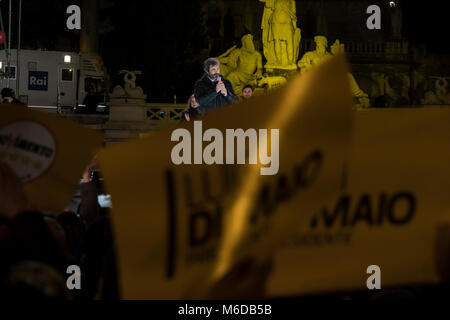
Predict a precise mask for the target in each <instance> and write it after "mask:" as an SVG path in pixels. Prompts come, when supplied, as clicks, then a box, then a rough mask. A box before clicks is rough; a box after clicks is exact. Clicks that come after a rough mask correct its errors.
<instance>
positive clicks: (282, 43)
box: [259, 0, 301, 70]
mask: <svg viewBox="0 0 450 320" xmlns="http://www.w3.org/2000/svg"><path fill="white" fill-rule="evenodd" d="M259 1H260V2H264V3H265V6H264V13H263V18H262V22H261V29H262V33H263V34H262V42H263V51H264V56H265V57H266V59H267V64H266V65H265V68H266V69H283V70H296V69H297V66H296V64H295V62H296V61H297V57H298V53H299V47H300V40H301V30H300V29H299V28H298V27H297V10H296V4H295V0H259Z"/></svg>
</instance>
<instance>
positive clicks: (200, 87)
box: [194, 73, 238, 114]
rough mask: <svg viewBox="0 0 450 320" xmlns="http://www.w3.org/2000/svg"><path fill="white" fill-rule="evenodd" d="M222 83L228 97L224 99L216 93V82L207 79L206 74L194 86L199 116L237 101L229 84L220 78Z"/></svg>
mask: <svg viewBox="0 0 450 320" xmlns="http://www.w3.org/2000/svg"><path fill="white" fill-rule="evenodd" d="M222 81H223V83H224V84H225V88H226V89H227V92H228V95H227V96H226V97H225V96H224V95H223V94H222V93H220V92H216V86H217V83H218V81H215V82H213V81H211V80H210V79H209V78H208V74H207V73H205V74H204V75H203V77H201V78H200V79H199V80H197V82H196V83H195V86H194V95H195V99H196V100H197V102H198V104H199V105H200V106H199V109H200V110H199V111H200V113H201V114H205V113H209V112H211V111H215V110H217V109H219V108H220V107H223V106H225V105H227V104H230V103H234V102H237V101H238V98H237V96H236V93H235V92H234V90H233V86H232V85H231V82H230V81H228V80H227V79H225V78H223V77H222Z"/></svg>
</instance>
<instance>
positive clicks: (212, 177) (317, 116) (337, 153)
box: [99, 56, 352, 299]
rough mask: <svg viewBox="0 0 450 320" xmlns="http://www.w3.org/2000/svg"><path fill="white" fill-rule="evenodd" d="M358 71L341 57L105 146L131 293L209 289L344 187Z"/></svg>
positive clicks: (169, 294) (124, 279) (203, 292)
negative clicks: (351, 75)
mask: <svg viewBox="0 0 450 320" xmlns="http://www.w3.org/2000/svg"><path fill="white" fill-rule="evenodd" d="M347 71H348V70H347V64H346V62H345V58H344V57H343V56H340V57H337V58H334V59H331V60H330V61H329V62H327V63H324V64H323V65H321V66H319V67H317V68H315V69H313V70H311V71H310V72H308V73H307V74H305V75H303V76H301V77H294V78H293V79H291V80H290V81H289V82H288V83H287V84H286V85H285V86H284V87H282V88H280V89H278V90H275V91H273V92H271V93H270V94H269V95H267V96H261V97H255V98H254V99H252V100H249V101H247V102H242V103H239V104H236V105H232V106H228V107H226V108H224V109H222V110H220V111H218V112H216V113H214V114H211V115H208V116H207V117H204V118H202V119H201V121H195V122H189V123H184V124H180V126H179V127H178V128H177V127H172V128H167V129H164V130H162V131H160V132H157V133H155V134H154V135H152V136H150V137H146V138H143V139H142V140H135V141H130V142H127V143H124V144H120V145H113V146H110V147H108V148H107V149H105V150H104V151H102V152H101V153H100V155H99V162H100V166H101V169H102V172H103V175H104V178H105V184H106V188H107V190H108V192H109V193H111V195H112V204H113V222H114V231H115V235H116V243H117V246H118V254H119V270H120V278H121V289H122V296H123V298H125V299H176V298H193V297H202V298H204V297H209V296H208V293H207V292H208V290H209V289H210V287H209V286H210V284H213V283H214V282H215V281H216V280H218V279H220V278H221V277H222V276H223V275H225V274H227V272H228V271H229V270H230V269H231V268H232V267H233V265H235V264H236V263H239V262H240V261H243V260H245V259H246V258H247V257H251V259H264V258H265V257H271V256H273V255H274V254H275V252H276V251H277V249H278V247H279V246H280V245H281V244H282V243H283V242H284V241H285V238H286V236H288V235H289V234H290V233H289V232H290V231H293V230H295V229H296V227H297V226H300V225H301V224H302V223H306V222H308V221H309V220H310V218H311V214H312V213H313V212H315V211H316V210H319V209H320V208H321V206H322V205H323V204H324V203H327V201H328V200H331V199H332V198H333V197H335V196H336V195H337V194H338V190H339V187H340V184H341V182H342V181H341V180H342V179H341V178H342V173H343V168H344V160H345V158H346V155H347V149H348V143H349V139H350V133H351V130H352V121H351V103H352V99H351V95H350V89H349V85H348V77H347ZM216 293H217V292H216ZM225 294H226V293H223V292H220V293H219V294H218V295H219V296H221V295H225Z"/></svg>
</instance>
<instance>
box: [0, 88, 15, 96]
mask: <svg viewBox="0 0 450 320" xmlns="http://www.w3.org/2000/svg"><path fill="white" fill-rule="evenodd" d="M1 94H2V98H6V97H11V98H14V90H13V89H11V88H3V89H2V92H1Z"/></svg>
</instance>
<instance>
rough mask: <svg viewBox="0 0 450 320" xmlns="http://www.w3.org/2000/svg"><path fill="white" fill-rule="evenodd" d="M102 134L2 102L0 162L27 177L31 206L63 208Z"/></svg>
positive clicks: (19, 174)
mask: <svg viewBox="0 0 450 320" xmlns="http://www.w3.org/2000/svg"><path fill="white" fill-rule="evenodd" d="M102 144H103V135H102V134H101V133H99V132H96V131H93V130H90V129H87V128H84V127H82V126H80V125H77V124H75V123H73V122H71V121H69V120H66V119H63V118H61V117H58V116H57V115H53V114H50V113H45V112H40V111H34V110H31V109H28V108H25V107H21V106H15V105H6V104H3V105H0V161H2V162H5V163H7V164H8V165H9V166H10V167H11V168H12V169H13V170H14V171H15V173H16V174H17V176H18V177H19V178H20V179H21V180H22V181H23V183H24V189H25V193H26V195H27V199H28V205H29V206H30V207H31V208H34V209H39V210H44V211H50V212H54V213H61V212H63V211H64V209H65V208H66V207H67V205H68V203H69V201H70V199H71V197H72V196H73V194H74V192H75V189H76V186H77V184H78V183H79V181H80V178H81V174H82V173H83V171H84V169H85V168H86V166H87V165H88V164H89V162H90V161H91V160H92V158H93V157H94V155H95V153H96V152H98V151H99V149H100V148H101V146H102Z"/></svg>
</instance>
